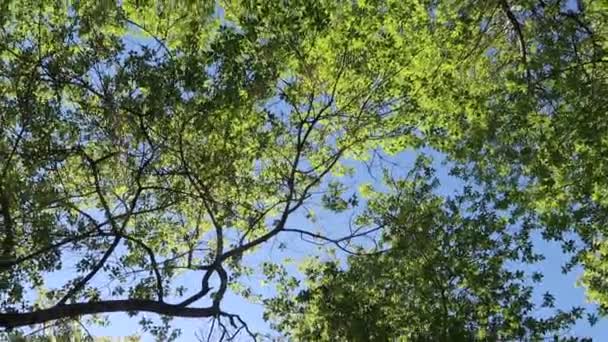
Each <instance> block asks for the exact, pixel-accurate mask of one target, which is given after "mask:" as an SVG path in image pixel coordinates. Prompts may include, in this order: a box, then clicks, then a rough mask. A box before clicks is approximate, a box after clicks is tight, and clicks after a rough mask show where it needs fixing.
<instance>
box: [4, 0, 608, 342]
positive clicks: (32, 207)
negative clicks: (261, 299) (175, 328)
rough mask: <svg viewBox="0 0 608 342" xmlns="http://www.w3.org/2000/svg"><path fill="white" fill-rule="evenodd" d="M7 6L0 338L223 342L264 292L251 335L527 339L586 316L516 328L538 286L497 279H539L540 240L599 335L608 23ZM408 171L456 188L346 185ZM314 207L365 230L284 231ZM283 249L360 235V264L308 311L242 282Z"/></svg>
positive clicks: (456, 8) (326, 281) (555, 11)
mask: <svg viewBox="0 0 608 342" xmlns="http://www.w3.org/2000/svg"><path fill="white" fill-rule="evenodd" d="M0 7H1V8H0V25H1V27H2V29H1V30H0V132H1V134H0V223H1V225H0V325H1V326H3V327H18V326H22V325H28V324H38V323H44V322H47V321H53V320H56V319H69V318H74V317H78V316H80V315H81V314H82V313H84V312H86V313H88V314H103V313H106V312H115V311H124V312H128V313H130V314H131V313H133V314H135V313H137V312H140V311H151V312H154V313H157V314H160V315H163V318H162V319H161V323H160V324H161V325H156V324H155V322H153V321H151V320H150V319H148V318H144V319H142V323H143V326H144V328H145V329H147V330H149V331H151V332H153V333H155V334H156V335H157V337H158V338H159V339H165V340H170V339H172V338H175V337H176V336H177V335H176V334H177V332H170V329H169V327H170V318H171V317H174V316H189V317H192V316H194V317H199V318H201V317H204V318H210V319H213V320H214V321H213V322H214V323H215V320H221V319H223V320H224V321H226V320H227V322H229V324H228V325H229V326H231V327H233V328H234V329H238V328H237V325H238V324H237V323H241V321H240V317H238V316H234V315H233V314H230V313H228V312H227V311H225V310H224V308H223V307H221V305H220V304H221V302H222V299H223V297H224V295H225V294H226V291H229V290H228V289H231V290H230V291H233V292H235V293H238V294H241V295H242V296H245V297H247V298H249V299H253V298H258V297H257V296H255V295H254V294H253V293H252V291H251V289H250V288H249V287H248V286H246V285H245V284H244V282H243V281H242V279H243V277H246V276H249V275H251V274H252V273H253V272H256V271H260V272H261V273H262V274H264V275H265V276H266V277H268V278H269V279H270V280H271V281H279V280H283V281H284V284H283V285H282V287H281V288H280V289H279V297H277V298H276V299H275V300H271V301H269V302H268V305H269V306H268V310H269V315H270V316H269V317H271V318H272V319H273V320H274V321H275V322H277V326H278V327H279V328H280V329H281V330H283V331H285V332H287V333H290V334H292V336H294V337H296V338H299V339H311V338H312V339H322V340H323V339H325V340H331V339H344V338H345V339H353V340H364V339H365V337H366V335H367V337H370V336H371V337H372V338H374V339H377V340H383V339H386V338H402V339H406V340H410V339H414V340H416V339H428V338H430V339H443V340H449V339H459V338H461V339H472V338H480V339H484V338H485V339H493V338H500V339H509V338H513V339H521V338H537V337H539V336H545V335H551V334H555V333H559V332H560V331H561V330H562V329H563V328H565V327H566V326H568V325H570V324H571V323H572V320H573V319H575V318H578V317H580V316H581V315H582V313H581V312H580V310H578V309H576V310H573V311H572V312H559V311H557V312H556V313H555V315H554V316H552V318H548V319H544V320H543V319H540V318H538V317H536V316H535V315H534V310H536V308H535V306H534V304H535V303H532V301H531V299H530V293H531V291H532V287H531V286H532V285H530V283H529V282H528V280H531V281H532V282H540V281H542V274H540V273H534V274H530V275H528V274H523V273H521V272H519V271H517V270H515V269H512V268H509V267H507V266H506V265H507V264H511V263H514V264H517V265H520V266H521V265H523V264H526V263H533V262H535V261H537V260H538V258H539V257H538V256H537V255H536V254H534V253H533V246H532V242H531V239H530V234H531V232H532V231H539V232H541V233H542V235H543V237H544V238H546V239H549V240H557V241H560V242H561V243H562V244H563V249H564V251H565V252H566V253H569V254H571V255H572V260H571V261H570V262H569V263H568V264H567V265H564V270H565V271H568V270H570V269H572V268H573V267H574V266H577V265H583V266H584V270H585V274H584V275H583V277H582V283H583V285H584V286H585V287H586V288H587V289H588V294H589V297H590V298H591V299H592V300H594V301H596V302H598V303H599V304H600V305H601V307H602V310H600V311H601V312H600V313H605V312H606V310H608V309H607V308H608V285H607V284H606V282H605V278H606V277H605V275H606V271H605V270H606V268H607V266H606V261H605V260H606V258H605V256H606V254H607V253H608V252H607V251H606V244H607V243H606V235H607V232H606V228H605V227H606V226H607V225H606V223H607V222H606V218H607V217H608V215H606V212H607V209H608V192H606V191H607V190H606V189H608V183H606V182H607V181H606V179H607V178H606V166H607V165H608V161H607V160H606V156H607V155H608V153H606V152H607V151H606V150H607V146H608V139H607V138H606V137H607V136H608V124H606V120H605V114H606V108H608V102H607V101H608V84H606V82H607V80H608V74H607V69H606V67H605V65H606V62H607V57H606V49H607V48H608V40H607V38H606V37H608V21H607V15H606V4H605V1H591V0H589V1H576V2H573V1H570V2H568V3H567V4H566V2H564V1H558V0H543V1H531V0H526V1H518V2H517V3H515V2H514V1H513V3H511V2H508V1H505V0H491V1H487V0H460V1H431V0H407V1H397V0H366V1H346V2H340V1H330V0H327V1H325V0H323V1H312V0H306V1H282V2H276V1H237V0H225V1H218V2H216V1H198V2H197V1H188V2H185V3H178V2H175V3H174V2H170V1H130V0H129V1H120V2H105V1H101V2H95V1H75V2H73V3H65V2H60V1H50V2H44V3H41V2H39V1H31V0H15V1H2V2H1V3H0ZM423 148H432V149H434V150H436V151H438V152H440V153H442V154H444V155H445V156H447V158H448V159H449V161H450V162H451V164H450V166H449V168H450V169H451V170H450V171H451V175H452V176H454V177H458V178H460V179H461V180H462V181H463V182H464V183H466V184H467V188H465V189H462V191H460V193H459V194H458V195H456V196H453V197H445V198H444V197H441V196H439V195H438V194H437V193H436V192H437V191H436V190H434V189H435V188H436V186H437V184H435V183H436V181H433V180H432V172H431V171H430V169H429V165H430V164H429V163H430V162H429V161H424V160H421V161H419V162H418V164H417V166H416V168H415V172H414V174H412V175H411V177H410V178H408V179H407V180H393V179H392V178H391V177H385V178H386V179H385V183H386V184H385V186H384V188H383V187H382V186H381V185H380V184H368V183H365V184H352V182H350V183H349V181H351V180H354V182H355V183H361V182H359V180H361V179H360V178H358V176H359V173H358V172H360V171H361V170H362V169H361V168H359V167H358V166H362V165H361V163H360V162H368V163H372V162H373V161H374V160H375V159H374V158H375V157H376V156H378V155H380V156H383V155H387V154H388V155H390V156H392V157H393V158H399V156H400V155H401V153H402V152H404V151H407V150H411V149H423ZM345 160H346V161H348V162H344V161H345ZM353 165H357V166H355V167H354V166H353ZM368 165H369V164H368ZM446 168H448V166H446ZM347 180H348V181H347ZM351 185H354V188H353V189H350V188H349V187H350V186H351ZM357 188H358V190H359V191H358V192H356V191H355V189H357ZM317 203H320V204H321V206H322V207H323V208H322V210H323V211H324V212H328V213H330V214H332V215H341V214H347V213H348V212H349V211H355V212H359V215H357V218H356V219H355V220H354V224H355V225H356V226H357V229H358V230H356V231H353V230H351V231H350V232H351V236H346V237H343V238H329V237H327V236H324V235H322V234H320V233H317V232H311V231H307V230H303V229H300V230H298V229H290V228H289V227H290V226H289V225H288V224H287V223H288V222H290V221H289V220H290V218H292V217H299V216H300V215H299V214H302V215H301V216H302V217H304V216H305V217H306V218H307V219H309V221H311V222H312V223H315V224H316V223H319V221H321V220H319V219H318V217H317V216H315V214H314V211H313V210H312V209H310V208H309V207H310V206H314V205H316V204H317ZM360 208H365V209H364V211H363V212H360V211H361V209H360ZM313 221H314V222H313ZM348 228H352V227H348ZM368 228H369V229H370V230H369V231H367V233H366V234H363V233H361V232H365V231H366V230H365V229H368ZM344 231H346V228H345V230H344ZM294 233H299V234H300V235H301V236H302V237H307V238H311V239H313V240H314V242H316V243H329V244H332V245H333V246H334V247H337V251H338V252H339V253H342V252H350V253H353V252H355V253H358V254H365V253H366V252H370V250H369V248H368V247H369V246H368V245H366V244H365V243H361V244H357V240H356V239H355V238H358V237H362V236H364V235H366V236H368V237H370V238H372V239H375V242H376V243H377V245H376V246H377V247H376V248H375V249H372V250H371V252H374V253H376V254H375V255H374V256H369V255H366V256H363V255H359V256H350V257H348V266H347V267H345V268H343V267H339V265H338V261H335V260H334V261H332V262H330V263H325V262H323V263H313V264H312V265H309V267H305V273H307V275H306V278H307V279H308V284H307V285H306V287H307V288H306V289H302V288H301V286H304V285H302V284H301V283H299V281H298V280H297V277H295V276H294V275H292V274H289V272H287V269H286V268H285V266H284V265H278V264H264V265H262V266H260V267H254V266H258V265H253V266H252V265H248V264H246V262H245V261H244V260H246V257H247V256H248V255H249V254H252V253H255V252H256V250H258V249H259V248H263V246H264V245H266V243H267V242H270V241H272V239H274V238H276V237H277V236H278V235H284V234H294ZM412 245H415V246H416V248H410V247H409V246H412ZM382 247H388V248H390V250H389V251H387V252H381V250H380V248H382ZM285 248H286V246H285V245H284V244H281V245H280V249H285ZM340 255H341V254H340ZM340 255H338V256H336V257H335V258H337V259H336V260H341V259H340ZM330 257H331V254H330ZM258 268H261V269H258ZM51 273H54V274H55V276H57V275H59V278H60V279H65V282H64V283H63V284H60V285H57V286H47V285H49V284H47V283H48V276H49V274H51ZM66 274H68V275H69V279H66V278H67V277H66ZM180 277H196V278H197V279H200V288H195V289H186V288H184V287H183V286H182V285H181V284H180V283H179V280H180ZM361 279H364V281H365V282H367V284H366V286H357V285H358V284H359V283H361ZM106 285H107V286H106ZM43 287H45V288H46V287H49V288H48V290H47V291H46V293H45V297H46V299H47V300H48V301H47V302H44V303H36V302H32V300H31V299H32V296H30V295H29V292H30V291H31V290H30V289H37V288H43ZM296 290H297V291H299V290H302V292H301V295H300V296H299V297H294V296H292V292H293V291H296ZM328 291H329V292H328ZM330 292H332V293H334V295H332V296H329V293H330ZM353 296H356V297H353ZM203 298H204V299H207V300H208V302H210V303H211V304H208V305H209V306H201V305H202V304H200V303H199V300H202V299H203ZM327 298H330V300H326V299H327ZM352 298H358V299H361V300H360V301H353V300H352ZM544 299H545V300H544V304H545V306H546V307H549V308H550V307H552V306H553V304H554V303H553V301H554V300H553V299H554V298H553V297H551V295H550V294H549V295H547V296H546V297H545V298H544ZM197 303H198V304H200V305H198V304H197ZM398 303H404V304H403V305H401V304H399V305H397V304H398ZM541 304H542V303H541ZM66 307H68V308H69V309H70V310H71V309H74V311H70V310H67V309H65V308H66ZM296 308H297V309H298V310H304V308H306V310H307V312H305V313H302V312H294V311H293V310H294V309H296ZM589 315H594V314H593V313H589ZM347 317H348V318H349V320H346V319H345V318H347ZM237 318H238V319H237ZM588 318H589V320H590V321H594V320H595V316H589V317H588ZM235 322H236V323H235ZM220 323H221V322H220ZM355 323H357V324H355ZM217 326H219V327H224V328H223V329H226V325H225V324H218V325H217ZM243 329H244V328H243ZM243 329H238V331H241V330H242V331H247V329H244V330H243ZM224 332H226V331H224ZM370 334H375V335H373V336H372V335H370Z"/></svg>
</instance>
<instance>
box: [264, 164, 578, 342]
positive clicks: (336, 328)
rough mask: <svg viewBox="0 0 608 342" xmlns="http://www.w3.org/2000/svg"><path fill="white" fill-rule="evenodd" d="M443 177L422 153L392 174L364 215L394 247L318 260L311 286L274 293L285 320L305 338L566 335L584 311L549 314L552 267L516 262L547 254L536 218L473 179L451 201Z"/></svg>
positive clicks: (270, 309)
mask: <svg viewBox="0 0 608 342" xmlns="http://www.w3.org/2000/svg"><path fill="white" fill-rule="evenodd" d="M433 174H434V171H433V170H432V168H431V166H430V162H429V160H428V159H426V158H421V159H419V161H418V163H417V165H416V167H415V168H414V169H413V170H412V171H411V172H410V174H409V176H408V177H407V178H405V179H398V180H397V179H390V178H389V179H387V180H386V181H387V182H388V184H387V186H388V191H387V192H378V193H374V194H372V195H371V196H370V199H369V204H368V207H367V209H366V210H365V211H364V212H363V213H362V214H361V216H359V217H358V218H357V219H356V221H358V222H359V224H368V223H369V222H370V221H371V222H374V223H375V224H376V225H379V226H382V227H384V229H383V234H382V241H383V243H384V244H386V245H388V250H387V251H386V252H385V253H380V254H375V255H372V256H370V255H356V254H354V255H351V256H349V257H348V259H347V261H348V264H347V266H346V267H343V266H341V262H340V260H330V261H325V262H321V261H320V260H319V259H313V260H311V262H310V263H309V264H307V265H306V266H305V267H304V273H305V275H306V286H305V287H303V288H302V287H299V288H298V287H291V288H290V287H281V288H280V290H279V291H278V292H279V295H278V296H277V297H274V298H270V299H267V301H266V315H267V317H268V318H270V319H271V320H272V321H273V322H274V324H275V327H276V328H278V329H279V330H280V331H282V332H283V333H285V334H287V335H288V336H290V337H291V338H293V339H294V340H297V341H341V340H344V341H369V340H373V341H472V340H490V341H511V340H540V339H545V338H547V337H550V336H552V335H554V336H555V337H556V338H558V337H560V336H561V334H563V333H564V332H565V331H566V330H567V329H568V328H569V327H570V326H571V325H572V324H573V323H574V322H575V321H576V320H577V319H578V318H580V317H581V315H582V313H583V311H582V309H581V308H573V309H572V310H571V311H567V312H566V311H559V312H555V313H554V314H553V315H552V316H549V317H544V318H540V317H539V316H538V315H537V311H538V310H539V309H540V308H541V307H553V305H554V303H553V301H554V299H553V298H552V297H551V295H550V294H546V295H545V301H544V302H543V303H542V304H535V303H534V301H533V300H532V292H533V284H534V283H538V282H540V281H541V280H542V274H540V273H538V272H534V273H528V272H525V271H524V270H522V269H518V268H516V267H509V264H510V265H519V266H521V265H525V264H533V263H535V262H537V261H538V260H540V259H541V258H542V255H540V254H537V253H535V252H534V251H533V249H532V248H531V247H532V246H531V244H530V240H529V234H530V232H531V231H533V230H534V229H535V228H536V227H534V224H533V223H532V222H529V221H528V220H527V219H524V222H522V223H520V224H517V223H516V222H513V221H512V220H510V218H509V217H507V216H503V215H500V214H498V213H497V212H496V210H495V208H494V205H495V203H493V201H492V199H491V197H490V196H487V195H484V194H481V193H479V192H476V191H474V190H473V189H472V188H471V187H470V186H467V187H465V189H464V191H463V192H462V193H461V194H459V195H456V196H454V197H452V198H442V197H441V196H438V195H437V194H436V193H434V192H435V190H436V189H437V187H438V186H439V181H438V179H437V178H435V177H434V175H433ZM281 283H286V282H285V279H282V282H281ZM294 292H295V293H294Z"/></svg>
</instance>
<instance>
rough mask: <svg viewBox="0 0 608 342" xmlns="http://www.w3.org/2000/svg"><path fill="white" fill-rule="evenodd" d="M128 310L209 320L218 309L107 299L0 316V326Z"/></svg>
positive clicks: (24, 324) (149, 301) (14, 325)
mask: <svg viewBox="0 0 608 342" xmlns="http://www.w3.org/2000/svg"><path fill="white" fill-rule="evenodd" d="M129 311H133V312H153V313H157V314H160V315H166V316H174V317H195V318H204V317H213V316H215V315H217V314H218V310H216V309H215V308H213V307H209V308H186V307H182V306H178V305H173V304H166V303H161V302H158V301H153V300H141V299H124V300H107V301H99V302H88V303H75V304H66V305H61V306H53V307H51V308H49V309H43V310H36V311H32V312H23V313H4V314H0V327H5V328H15V327H22V326H27V325H33V324H40V323H45V322H49V321H54V320H57V319H61V318H67V317H77V316H82V315H93V314H100V313H110V312H129Z"/></svg>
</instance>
